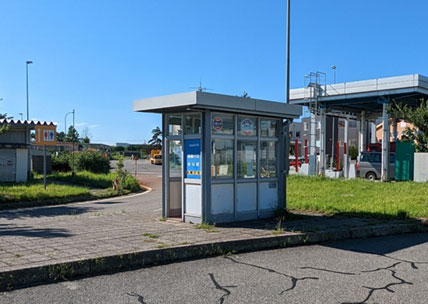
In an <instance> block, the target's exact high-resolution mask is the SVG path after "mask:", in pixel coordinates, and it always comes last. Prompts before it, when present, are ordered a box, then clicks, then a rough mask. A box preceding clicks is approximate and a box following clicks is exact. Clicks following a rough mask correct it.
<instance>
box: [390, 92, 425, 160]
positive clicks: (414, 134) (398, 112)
mask: <svg viewBox="0 0 428 304" xmlns="http://www.w3.org/2000/svg"><path fill="white" fill-rule="evenodd" d="M388 112H389V114H391V116H392V117H393V118H395V119H402V120H405V121H406V122H409V123H411V124H413V125H414V126H415V128H414V129H410V128H407V129H406V130H405V135H406V137H407V138H408V139H409V140H410V141H413V142H414V144H415V150H416V151H417V152H428V100H424V99H421V100H420V101H419V102H418V104H417V106H415V107H412V106H409V105H407V104H402V103H400V102H396V101H395V102H393V103H392V104H391V105H390V106H389V108H388Z"/></svg>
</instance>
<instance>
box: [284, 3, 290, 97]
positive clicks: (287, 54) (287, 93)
mask: <svg viewBox="0 0 428 304" xmlns="http://www.w3.org/2000/svg"><path fill="white" fill-rule="evenodd" d="M290 9H291V6H290V0H287V39H286V51H285V52H286V58H287V59H286V78H287V80H286V83H285V103H289V102H290Z"/></svg>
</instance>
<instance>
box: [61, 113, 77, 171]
mask: <svg viewBox="0 0 428 304" xmlns="http://www.w3.org/2000/svg"><path fill="white" fill-rule="evenodd" d="M69 114H73V133H72V135H71V142H72V146H73V151H72V154H71V157H72V166H73V168H72V173H71V174H72V175H73V176H74V131H75V130H76V129H75V128H74V122H75V114H76V111H75V110H74V109H73V111H71V112H68V113H67V114H65V117H64V136H65V135H66V134H67V116H68V115H69Z"/></svg>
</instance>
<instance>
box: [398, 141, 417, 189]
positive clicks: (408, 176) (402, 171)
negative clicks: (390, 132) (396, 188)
mask: <svg viewBox="0 0 428 304" xmlns="http://www.w3.org/2000/svg"><path fill="white" fill-rule="evenodd" d="M414 159H415V147H414V146H413V143H412V142H410V141H397V142H396V143H395V180H397V181H408V180H413V171H414Z"/></svg>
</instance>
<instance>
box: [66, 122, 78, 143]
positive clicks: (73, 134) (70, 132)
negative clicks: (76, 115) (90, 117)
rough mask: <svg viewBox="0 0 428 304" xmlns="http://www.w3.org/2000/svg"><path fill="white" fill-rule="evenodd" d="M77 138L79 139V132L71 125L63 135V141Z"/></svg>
mask: <svg viewBox="0 0 428 304" xmlns="http://www.w3.org/2000/svg"><path fill="white" fill-rule="evenodd" d="M78 139H79V133H78V132H77V130H76V129H75V128H74V127H73V126H70V127H69V128H68V132H67V135H66V136H65V141H67V142H76V141H77V140H78Z"/></svg>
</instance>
